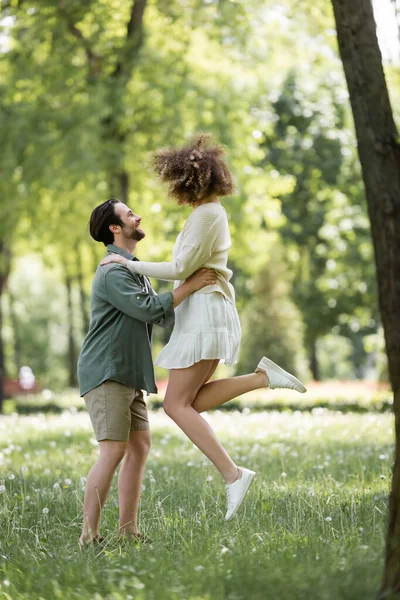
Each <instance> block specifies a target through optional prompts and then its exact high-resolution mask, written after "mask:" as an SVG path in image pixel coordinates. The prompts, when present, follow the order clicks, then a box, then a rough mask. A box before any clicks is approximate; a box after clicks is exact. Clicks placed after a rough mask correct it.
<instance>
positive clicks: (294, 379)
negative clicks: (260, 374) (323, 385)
mask: <svg viewBox="0 0 400 600" xmlns="http://www.w3.org/2000/svg"><path fill="white" fill-rule="evenodd" d="M264 366H267V367H269V368H270V369H272V370H273V371H275V372H276V373H279V374H280V375H284V376H285V377H287V378H288V379H289V380H290V381H291V382H292V383H295V384H296V385H297V386H298V389H296V391H297V392H300V394H304V393H305V392H306V391H307V388H306V387H305V386H304V385H303V384H302V383H301V381H299V380H298V379H297V377H295V376H294V375H291V374H290V373H288V372H287V371H285V369H282V367H280V366H279V365H277V364H275V363H274V362H273V361H272V360H270V359H269V358H267V357H266V356H263V358H262V359H261V361H260V363H259V365H258V368H259V369H263V368H264Z"/></svg>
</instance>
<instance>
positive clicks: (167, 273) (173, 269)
mask: <svg viewBox="0 0 400 600" xmlns="http://www.w3.org/2000/svg"><path fill="white" fill-rule="evenodd" d="M219 219H220V217H219V215H218V214H215V213H214V212H211V213H210V212H205V211H202V213H201V214H196V219H193V221H192V222H191V223H190V224H189V226H188V227H187V229H186V230H185V231H184V234H183V236H184V237H183V240H182V247H181V249H180V252H179V254H178V256H177V257H176V258H175V259H174V260H172V261H171V262H144V261H135V262H132V261H128V260H126V259H123V258H122V260H121V257H120V256H118V255H116V256H117V260H116V262H123V264H124V265H125V266H126V267H127V268H128V269H129V270H130V271H131V272H132V273H139V274H140V275H146V276H147V277H155V278H156V279H165V280H167V281H175V280H177V279H178V280H181V279H187V278H188V277H189V276H190V275H192V273H194V272H195V271H197V270H198V269H199V268H200V267H202V266H203V265H204V263H205V262H206V261H207V260H208V259H209V258H210V256H211V254H212V252H213V248H214V244H215V242H216V239H217V237H218V229H219V227H218V224H219ZM104 261H105V263H104V264H106V262H111V257H107V258H106V259H104ZM104 261H102V264H103V262H104Z"/></svg>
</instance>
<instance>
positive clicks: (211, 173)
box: [101, 134, 306, 520]
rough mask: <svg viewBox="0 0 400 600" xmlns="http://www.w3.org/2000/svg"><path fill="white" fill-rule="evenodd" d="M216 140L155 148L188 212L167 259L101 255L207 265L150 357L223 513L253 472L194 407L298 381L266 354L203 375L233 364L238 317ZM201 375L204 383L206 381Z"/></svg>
mask: <svg viewBox="0 0 400 600" xmlns="http://www.w3.org/2000/svg"><path fill="white" fill-rule="evenodd" d="M223 154H224V153H223V150H222V148H221V147H220V146H212V145H210V143H209V136H208V135H205V134H202V135H199V136H197V137H196V138H194V139H193V140H192V141H191V142H190V143H189V144H187V145H186V146H184V147H183V148H180V149H174V148H170V149H163V150H158V151H157V152H155V154H154V155H153V163H152V164H153V168H154V170H155V171H156V173H157V174H158V175H159V176H160V178H161V180H162V181H164V182H166V183H167V184H168V185H169V193H170V195H171V196H172V197H173V198H175V199H177V200H178V203H179V204H189V205H190V206H191V207H192V209H193V211H192V213H191V215H190V216H189V218H188V219H187V221H186V223H185V225H184V227H183V229H182V231H181V233H180V234H179V236H178V238H177V240H176V244H175V248H174V251H173V256H172V261H171V262H161V263H154V262H142V261H140V262H139V261H135V262H132V261H128V260H126V259H124V258H122V257H121V256H118V255H115V256H114V255H112V256H110V257H107V258H105V259H104V260H103V261H102V263H101V264H102V265H104V264H106V263H108V262H119V263H122V264H124V265H125V266H126V267H127V268H128V269H129V270H130V271H132V272H134V273H139V274H141V275H146V276H149V277H155V278H158V279H164V280H167V281H175V287H176V286H177V285H179V283H180V281H181V280H183V279H186V278H187V277H189V276H190V275H191V274H192V273H194V272H195V271H196V270H197V269H199V268H200V267H203V266H204V267H208V268H210V269H214V270H215V271H216V273H217V275H218V281H217V283H216V284H214V285H209V286H206V287H204V288H203V289H201V290H199V291H198V292H196V293H194V294H192V295H191V296H189V297H188V298H187V299H186V300H185V301H184V302H183V303H182V304H181V305H180V306H179V307H178V308H177V309H176V310H175V327H174V330H173V332H172V335H171V338H170V341H169V342H168V344H167V345H166V346H165V348H164V349H163V350H162V352H161V354H160V355H159V357H158V359H157V360H156V364H157V365H158V366H160V367H164V368H165V369H170V377H169V382H168V387H167V391H166V394H165V399H164V409H165V412H166V413H167V415H169V416H170V417H171V418H172V419H173V420H174V421H175V423H176V424H177V425H178V426H179V427H180V428H181V429H182V430H183V431H184V433H185V434H186V435H187V436H188V437H189V438H190V439H191V440H192V442H193V443H194V444H195V445H196V446H197V447H198V448H199V449H200V450H201V451H202V452H203V453H204V454H205V455H206V456H207V457H208V458H209V459H210V460H211V461H212V462H213V463H214V465H215V466H216V468H217V469H218V471H219V472H220V473H221V475H222V477H223V478H224V480H225V482H226V487H227V497H228V510H227V513H226V516H225V518H226V520H230V519H231V518H232V517H233V516H234V515H235V514H236V512H237V511H238V509H239V507H240V505H241V504H242V502H243V500H244V497H245V495H246V493H247V491H248V489H249V487H250V484H251V482H252V480H253V478H254V476H255V473H254V471H251V470H250V469H246V468H243V467H238V466H237V465H236V464H235V463H234V462H233V460H232V459H231V458H230V456H229V455H228V454H227V452H226V451H225V450H224V448H223V447H222V446H221V444H220V443H219V442H218V440H217V438H216V437H215V435H214V433H213V431H212V429H211V427H210V425H209V424H208V423H207V422H206V421H205V420H204V419H203V418H202V417H201V416H200V414H199V413H200V412H203V411H205V410H209V409H210V408H213V407H216V406H219V405H220V404H223V403H224V402H227V401H228V400H231V399H232V398H235V397H236V396H240V395H241V394H244V393H245V392H249V391H251V390H255V389H258V388H263V387H270V388H271V389H274V388H277V387H281V388H291V389H295V390H297V391H299V392H305V391H306V389H305V387H304V386H303V384H302V383H301V382H300V381H299V380H298V379H296V378H295V377H294V376H293V375H290V374H289V373H287V372H286V371H284V370H283V369H281V368H280V367H278V366H277V365H275V363H273V362H272V361H270V360H269V359H267V358H265V357H264V358H262V360H261V361H260V363H259V364H258V367H257V368H256V370H255V372H254V373H251V374H249V375H242V376H239V377H232V378H228V379H221V380H218V381H212V382H209V380H210V378H211V376H212V375H213V373H214V371H215V369H216V368H217V366H218V363H219V362H220V361H224V362H225V363H226V364H235V363H236V362H237V357H238V353H239V346H240V336H241V331H240V322H239V317H238V314H237V310H236V307H235V292H234V288H233V286H232V285H231V283H230V278H231V276H232V271H230V270H229V269H228V267H227V261H228V250H229V248H230V246H231V240H230V235H229V228H228V220H227V216H226V211H225V209H224V207H223V206H222V204H221V202H220V201H219V199H220V198H221V197H223V196H225V195H227V194H231V193H232V192H233V190H234V185H233V181H232V176H231V174H230V172H229V169H228V167H227V165H226V164H225V161H224V159H223ZM208 382H209V383H208Z"/></svg>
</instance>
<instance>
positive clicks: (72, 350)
mask: <svg viewBox="0 0 400 600" xmlns="http://www.w3.org/2000/svg"><path fill="white" fill-rule="evenodd" d="M64 277H65V288H66V292H67V327H68V349H67V365H68V384H69V386H70V387H77V385H78V375H77V360H78V356H77V352H76V346H75V337H74V309H73V302H72V278H71V276H70V274H69V272H68V267H67V266H66V265H64Z"/></svg>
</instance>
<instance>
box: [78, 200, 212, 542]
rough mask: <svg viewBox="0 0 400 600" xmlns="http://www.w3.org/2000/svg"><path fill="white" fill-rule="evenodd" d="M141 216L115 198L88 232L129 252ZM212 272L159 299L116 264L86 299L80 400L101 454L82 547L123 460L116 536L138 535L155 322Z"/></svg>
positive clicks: (167, 320)
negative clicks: (145, 395)
mask: <svg viewBox="0 0 400 600" xmlns="http://www.w3.org/2000/svg"><path fill="white" fill-rule="evenodd" d="M140 223H141V217H139V216H138V215H135V214H134V213H133V212H132V211H131V209H130V208H129V207H128V206H126V204H123V203H122V202H120V201H119V200H116V199H115V198H111V199H110V200H107V201H106V202H104V203H103V204H101V205H100V206H98V207H97V208H95V209H94V211H93V212H92V215H91V218H90V234H91V236H92V237H93V239H95V240H96V241H98V242H103V244H104V245H105V246H106V247H107V251H108V253H117V254H120V255H122V256H124V257H126V258H129V259H132V260H137V259H135V258H134V257H133V255H134V253H135V250H136V245H137V243H138V242H139V241H140V240H142V239H143V238H144V237H145V232H144V231H143V229H141V228H140ZM215 279H216V275H215V273H214V272H212V271H209V270H207V269H201V270H200V271H198V272H197V273H195V274H194V275H192V276H191V277H190V278H188V279H187V280H186V281H185V282H184V283H183V284H182V285H181V286H179V287H178V288H177V289H175V290H174V291H172V292H166V293H164V294H160V295H159V296H158V295H157V294H156V293H155V292H154V290H153V289H152V288H151V285H150V283H149V281H148V280H147V279H146V278H143V277H142V276H140V275H133V274H131V273H130V272H129V271H128V269H126V268H125V267H123V266H121V265H118V264H115V263H114V264H109V265H107V266H106V267H99V268H98V269H97V271H96V274H95V277H94V281H93V287H92V299H91V304H92V305H91V320H90V328H89V332H88V334H87V336H86V338H85V340H84V342H83V346H82V350H81V354H80V357H79V361H78V376H79V384H80V392H81V395H82V396H83V397H84V399H85V403H86V407H87V409H88V412H89V415H90V419H91V421H92V425H93V429H94V432H95V435H96V439H97V441H98V442H99V443H100V456H99V458H98V460H97V462H96V463H95V465H94V466H93V467H92V469H91V470H90V472H89V475H88V478H87V482H86V490H85V500H84V520H83V529H82V534H81V537H80V538H79V544H80V546H81V547H84V546H85V545H87V544H90V543H91V542H93V541H99V540H100V538H99V523H100V513H101V509H102V508H103V506H104V503H105V501H106V498H107V495H108V492H109V490H110V486H111V482H112V478H113V475H114V473H115V471H116V469H117V467H118V465H119V464H120V462H121V461H122V459H124V460H123V463H122V466H121V469H120V472H119V478H118V495H119V511H120V515H119V535H125V536H127V537H130V538H136V539H139V540H142V539H143V536H142V535H141V534H140V532H139V531H138V526H137V512H138V505H139V500H140V492H141V487H142V479H143V473H144V465H145V462H146V458H147V455H148V452H149V449H150V431H149V422H148V417H147V409H146V404H145V402H144V399H143V392H142V390H146V392H147V393H155V392H157V388H156V384H155V381H154V370H153V362H152V356H151V333H152V325H153V324H156V325H160V326H161V327H168V326H169V325H171V324H172V323H173V322H174V308H175V307H176V306H178V305H179V304H180V303H181V302H183V300H185V298H187V297H188V296H189V295H190V294H191V293H192V292H194V291H196V290H198V289H200V288H202V287H204V286H206V285H210V284H211V283H215Z"/></svg>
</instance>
